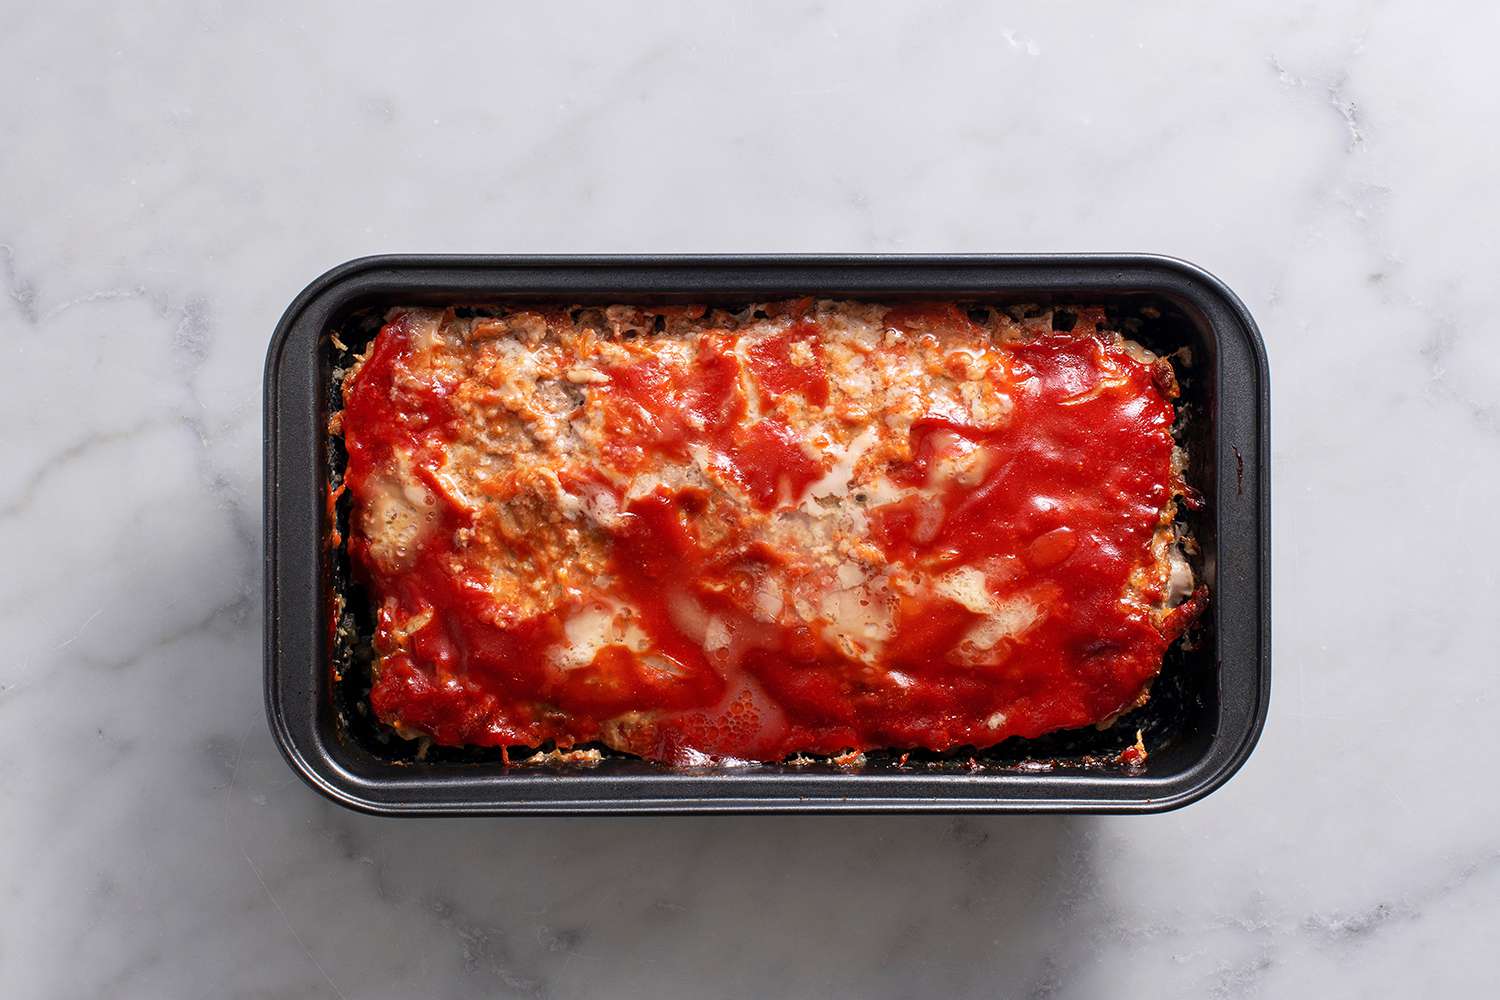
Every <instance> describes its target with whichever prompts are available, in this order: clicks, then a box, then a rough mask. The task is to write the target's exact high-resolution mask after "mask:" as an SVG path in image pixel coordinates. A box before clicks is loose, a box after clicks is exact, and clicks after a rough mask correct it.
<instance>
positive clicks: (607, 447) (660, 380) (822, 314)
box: [336, 300, 1202, 762]
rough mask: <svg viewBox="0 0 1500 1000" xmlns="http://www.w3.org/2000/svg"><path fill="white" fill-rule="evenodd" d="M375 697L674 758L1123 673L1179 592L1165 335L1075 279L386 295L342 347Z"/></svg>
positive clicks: (805, 745)
mask: <svg viewBox="0 0 1500 1000" xmlns="http://www.w3.org/2000/svg"><path fill="white" fill-rule="evenodd" d="M343 393H344V400H345V406H344V409H343V411H342V412H341V413H340V414H339V415H338V417H337V427H336V430H337V431H339V432H341V433H342V434H343V436H344V439H345V443H346V446H347V450H348V455H349V462H348V468H347V471H346V475H345V484H346V486H347V488H348V489H349V491H350V493H351V495H352V511H353V516H352V520H351V537H350V539H349V546H350V550H351V553H352V554H353V556H354V559H355V564H356V567H357V570H358V572H359V573H360V575H361V577H362V579H363V580H364V582H365V583H366V584H367V586H368V587H369V589H370V590H371V592H372V593H373V595H374V598H375V600H376V602H377V631H376V636H375V648H376V663H375V683H374V688H373V691H372V702H373V704H374V707H375V710H376V712H377V714H378V716H379V717H380V718H381V719H382V720H384V721H385V722H387V723H389V724H391V725H393V726H395V727H396V728H397V729H398V730H400V731H402V732H403V733H406V734H407V735H421V736H425V737H428V738H431V739H433V740H435V741H437V742H439V743H444V744H482V745H530V746H535V745H538V744H541V743H544V742H546V741H552V742H553V743H554V744H555V745H557V746H559V747H563V748H567V747H570V746H575V745H578V744H580V743H584V742H590V741H599V742H602V743H604V744H606V745H608V746H610V747H612V748H615V749H619V750H623V751H627V752H631V753H636V754H640V755H642V756H645V757H648V758H651V759H657V760H664V761H674V762H692V761H697V760H701V759H703V758H704V757H708V758H723V757H736V758H744V759H754V760H779V759H782V758H784V757H787V756H788V755H791V754H794V753H797V752H809V753H819V754H835V753H839V752H844V751H858V750H865V749H873V748H878V747H901V748H910V747H925V748H930V749H934V750H946V749H951V748H953V747H957V746H964V745H970V746H987V745H992V744H994V743H997V742H1000V741H1001V740H1003V739H1005V738H1007V737H1010V736H1016V735H1019V736H1036V735H1040V734H1041V733H1044V732H1047V731H1050V730H1053V729H1058V728H1065V727H1072V726H1081V725H1088V724H1099V723H1103V722H1106V721H1107V720H1109V719H1112V718H1113V717H1114V716H1116V715H1118V714H1119V713H1120V712H1122V711H1124V710H1127V709H1128V708H1130V707H1132V706H1133V705H1135V704H1138V703H1140V702H1141V701H1142V700H1143V699H1144V697H1145V694H1146V692H1147V690H1148V688H1149V685H1150V682H1151V680H1152V679H1153V678H1154V677H1155V675H1156V674H1157V672H1158V671H1159V670H1160V667H1161V663H1162V657H1163V655H1164V653H1165V650H1166V648H1167V646H1168V645H1169V644H1170V643H1171V642H1172V641H1173V639H1174V638H1175V637H1176V636H1177V635H1178V634H1180V632H1181V630H1182V628H1183V627H1184V626H1185V625H1186V623H1187V622H1188V621H1189V620H1190V619H1191V617H1192V615H1193V614H1194V613H1195V611H1196V608H1197V606H1198V605H1199V604H1200V603H1201V599H1202V598H1201V594H1200V595H1197V596H1193V597H1191V598H1189V594H1190V593H1191V592H1192V590H1193V581H1192V575H1191V572H1190V570H1189V569H1188V567H1187V563H1186V561H1185V560H1184V559H1183V558H1182V556H1181V554H1180V552H1179V548H1178V543H1179V539H1178V533H1177V529H1176V527H1175V525H1174V520H1175V514H1176V505H1175V498H1176V497H1177V496H1180V495H1182V494H1183V493H1184V492H1185V486H1184V484H1183V482H1182V479H1181V469H1182V455H1181V452H1180V450H1179V449H1177V447H1176V445H1175V443H1174V441H1173V439H1172V435H1171V426H1172V422H1173V419H1174V410H1173V406H1172V400H1173V398H1175V396H1176V394H1177V386H1176V380H1175V376H1174V373H1173V369H1172V366H1171V365H1170V363H1169V362H1167V361H1166V360H1164V359H1161V358H1157V357H1155V356H1154V355H1152V354H1151V353H1150V352H1149V351H1147V350H1146V349H1144V348H1143V347H1141V346H1140V345H1139V344H1137V343H1134V342H1132V341H1130V340H1128V339H1125V338H1124V337H1122V336H1121V335H1120V334H1119V333H1118V332H1116V331H1113V330H1111V329H1110V328H1109V326H1108V324H1107V322H1106V320H1105V317H1104V314H1103V312H1102V311H1101V310H1097V309H1084V310H1080V311H1078V313H1077V320H1076V322H1075V323H1074V325H1073V327H1072V328H1071V329H1070V330H1068V331H1066V332H1061V331H1057V330H1054V329H1053V328H1052V323H1051V321H1050V317H1048V316H1046V315H1042V316H1040V317H1037V318H1035V319H1031V320H1017V319H1013V318H1012V317H1011V316H1010V315H1008V314H1007V313H1004V312H1001V311H996V310H969V311H966V310H963V309H960V308H958V307H956V306H955V305H953V304H947V303H936V304H930V303H929V304H903V305H896V306H891V307H888V306H886V305H881V304H872V303H856V302H836V301H813V300H798V301H793V302H777V303H767V304H760V305H756V306H752V307H749V308H747V309H744V310H742V311H737V312H728V311H723V310H710V309H707V308H701V307H680V306H678V307H664V308H660V309H646V308H641V307H634V306H614V307H609V308H592V307H589V308H572V309H564V308H556V309H536V310H533V309H513V310H509V311H505V312H501V313H498V314H495V315H488V316H483V317H477V318H476V317H460V316H459V315H457V314H456V313H455V311H453V310H447V311H443V310H430V309H401V310H394V311H392V313H391V314H390V315H389V316H388V317H387V323H386V325H385V326H384V328H383V329H382V330H381V332H380V334H379V335H378V336H377V337H376V338H375V339H374V341H372V343H371V344H370V346H369V348H368V349H367V350H366V351H365V352H364V353H363V354H362V355H361V357H360V358H359V360H358V362H357V363H356V365H355V366H354V368H353V369H352V370H351V371H350V372H349V373H347V376H346V378H345V381H344V388H343Z"/></svg>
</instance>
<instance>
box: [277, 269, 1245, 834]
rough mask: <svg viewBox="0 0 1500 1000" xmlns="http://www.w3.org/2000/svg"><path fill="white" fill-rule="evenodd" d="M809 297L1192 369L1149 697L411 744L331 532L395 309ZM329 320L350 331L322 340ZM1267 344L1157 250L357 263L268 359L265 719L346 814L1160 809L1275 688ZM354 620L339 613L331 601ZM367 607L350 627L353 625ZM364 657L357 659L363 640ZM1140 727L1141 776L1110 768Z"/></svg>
mask: <svg viewBox="0 0 1500 1000" xmlns="http://www.w3.org/2000/svg"><path fill="white" fill-rule="evenodd" d="M803 295H814V296H819V297H836V298H867V299H876V300H881V301H892V300H898V299H903V298H907V299H910V298H918V299H954V300H960V301H965V302H973V303H976V304H981V303H983V304H988V303H1003V304H1019V303H1027V304H1037V305H1042V306H1053V307H1061V308H1060V309H1058V310H1057V313H1058V315H1065V314H1066V306H1067V305H1068V304H1072V303H1076V304H1096V305H1098V304H1102V305H1104V306H1106V307H1108V308H1110V309H1112V310H1115V311H1116V312H1117V314H1118V315H1119V316H1121V317H1123V318H1129V319H1130V320H1132V327H1133V334H1132V335H1133V336H1135V337H1136V338H1137V339H1139V340H1140V341H1142V342H1143V343H1145V344H1146V345H1147V346H1148V347H1151V348H1153V349H1156V350H1157V351H1159V352H1168V351H1173V350H1176V349H1177V348H1181V347H1186V348H1188V349H1189V352H1188V354H1187V355H1186V357H1187V361H1186V363H1179V369H1180V373H1181V376H1182V378H1181V382H1182V386H1183V398H1182V400H1181V402H1180V409H1181V412H1182V425H1181V429H1180V431H1179V437H1180V439H1181V440H1182V441H1183V443H1184V444H1185V445H1186V447H1187V449H1188V452H1189V455H1190V466H1189V470H1188V480H1189V482H1190V483H1191V484H1192V485H1193V486H1194V487H1196V488H1197V489H1198V490H1199V491H1200V492H1201V493H1202V494H1203V498H1204V504H1203V506H1202V508H1201V509H1200V510H1198V511H1196V512H1194V513H1190V514H1189V515H1188V516H1187V518H1186V519H1187V520H1188V522H1189V526H1190V528H1191V530H1192V532H1193V534H1194V535H1195V537H1196V538H1197V541H1198V543H1199V545H1200V547H1201V554H1200V555H1199V556H1198V558H1197V560H1196V567H1195V568H1196V570H1197V572H1198V574H1199V576H1200V577H1201V578H1202V579H1204V580H1205V581H1206V582H1207V584H1208V586H1209V588H1210V601H1209V605H1208V611H1207V613H1206V614H1205V615H1204V617H1203V619H1202V620H1201V622H1200V623H1199V625H1198V626H1197V628H1196V629H1195V632H1194V633H1193V634H1190V636H1189V639H1190V642H1189V643H1187V644H1186V646H1184V645H1183V644H1179V645H1178V646H1177V647H1174V649H1173V650H1172V651H1171V652H1170V653H1169V655H1168V658H1167V662H1166V664H1165V666H1164V668H1163V672H1162V676H1161V677H1160V678H1159V680H1158V681H1157V683H1156V685H1155V686H1154V688H1153V693H1152V699H1151V701H1150V703H1149V704H1148V705H1147V706H1146V707H1145V708H1142V709H1138V710H1137V711H1135V712H1132V713H1130V714H1129V715H1127V716H1125V717H1124V718H1123V719H1122V720H1121V721H1120V722H1119V723H1117V724H1116V725H1115V726H1114V727H1113V728H1112V729H1110V730H1105V731H1098V730H1087V731H1077V732H1070V733H1063V734H1057V735H1055V736H1049V737H1044V738H1042V739H1041V740H1032V741H1029V742H1028V741H1021V740H1012V741H1009V742H1008V743H1006V744H1002V745H1001V746H1000V747H999V748H996V749H994V750H991V751H986V752H983V753H976V754H974V755H973V756H972V757H969V756H967V755H958V756H957V757H953V756H952V755H950V756H949V757H947V758H937V757H935V755H919V754H913V755H912V756H911V759H909V760H906V761H905V762H904V763H903V762H902V759H901V758H900V757H899V756H897V755H896V754H879V753H877V754H871V755H869V756H868V758H867V760H866V762H865V764H864V765H863V766H861V767H858V768H856V769H847V768H840V767H838V766H835V765H833V764H827V763H817V764H811V765H803V766H791V765H763V766H754V767H734V768H725V769H720V770H713V769H709V770H694V771H686V770H680V769H671V768H667V767H664V766H660V765H656V764H652V763H648V762H645V761H640V760H635V759H632V758H626V757H606V759H605V760H603V761H602V762H601V763H599V764H597V765H595V766H591V767H587V766H579V765H565V764H559V765H543V766H526V767H518V766H507V765H506V764H504V763H503V762H502V761H501V760H500V759H499V758H498V755H497V754H492V753H489V752H482V751H463V750H451V749H448V750H445V749H435V750H434V751H432V752H430V753H427V754H422V755H419V754H417V753H416V752H415V749H414V748H413V747H412V746H411V745H410V744H407V743H406V742H405V741H402V740H399V739H395V738H393V737H392V736H391V735H390V734H388V733H386V732H384V731H383V730H382V728H381V727H380V726H378V725H377V724H375V723H374V722H372V721H371V720H370V719H369V717H368V713H367V712H366V711H365V710H364V706H363V705H362V704H361V701H360V699H361V698H362V696H363V693H364V688H362V687H361V681H362V679H363V681H364V683H366V684H367V683H368V664H361V662H360V655H359V652H358V646H359V643H358V640H357V638H355V639H353V640H351V639H350V634H351V633H355V634H357V631H358V629H357V619H358V618H359V617H360V613H361V608H360V605H361V602H362V600H363V595H362V594H361V593H359V592H358V588H357V586H356V585H355V584H353V583H352V582H351V581H350V580H349V575H348V571H347V561H346V560H345V559H344V557H343V554H342V553H341V552H340V551H339V550H338V549H337V548H336V547H333V546H331V545H330V544H329V541H328V540H329V538H330V534H331V528H332V527H333V526H334V519H335V518H338V517H341V516H344V515H342V514H341V513H340V512H339V511H337V510H336V509H334V508H332V507H330V505H329V504H328V485H329V483H330V481H331V478H332V477H335V476H336V475H337V474H338V472H339V464H340V463H341V461H342V457H341V452H340V450H339V446H338V444H337V442H335V441H333V440H331V439H330V436H329V433H328V418H329V415H330V413H331V408H333V407H336V406H337V405H338V396H337V393H336V391H335V385H336V383H335V371H336V369H337V367H338V365H339V364H340V362H341V361H342V360H343V359H344V358H345V357H347V354H345V353H344V352H345V351H347V350H351V349H352V350H358V349H359V348H360V347H361V346H362V344H363V343H364V342H365V341H366V340H367V339H368V337H369V336H370V335H372V334H373V332H374V330H375V329H376V328H377V327H378V325H379V317H380V315H381V314H382V313H383V312H384V310H385V309H387V308H388V307H390V306H394V305H400V304H437V305H462V306H481V307H482V306H483V305H484V304H486V303H500V302H515V301H523V300H531V301H538V300H550V301H554V302H565V303H610V302H641V303H671V302H687V301H691V302H711V303H713V302H722V303H739V304H743V303H747V302H752V301H760V300H766V299H774V298H782V297H796V296H803ZM334 332H336V333H338V338H334V337H332V336H330V334H331V333H334ZM1268 399H1269V397H1268V388H1267V371H1266V356H1265V349H1264V346H1263V345H1262V343H1261V339H1260V335H1259V333H1258V332H1257V330H1256V328H1255V323H1254V321H1253V320H1252V319H1251V318H1250V315H1249V313H1248V312H1246V310H1245V307H1244V306H1243V305H1242V304H1241V303H1240V302H1239V300H1238V299H1236V298H1235V296H1234V295H1233V293H1231V292H1230V291H1229V290H1228V289H1227V288H1225V287H1224V285H1222V284H1221V283H1220V282H1219V281H1218V280H1217V279H1215V278H1213V277H1212V276H1210V275H1209V274H1207V273H1206V272H1204V271H1202V270H1200V269H1198V268H1196V267H1194V266H1192V265H1190V264H1186V263H1183V262H1181V261H1178V260H1173V259H1170V258H1166V257H1156V256H1146V255H1110V256H1104V255H1076V256H1073V255H1067V256H1065V255H1057V256H956V257H955V256H934V257H926V256H920V257H888V256H852V257H824V256H816V257H802V256H798V257H787V256H771V257H728V256H725V257H633V256H632V257H571V256H570V257H553V256H542V257H505V256H390V257H370V258H365V259H362V260H356V261H351V262H350V263H348V264H344V265H342V266H341V267H337V268H335V269H333V270H332V271H330V272H328V273H327V274H325V275H323V276H322V277H321V278H318V279H317V280H316V281H314V282H313V283H312V284H311V285H309V286H308V287H307V289H306V290H305V291H303V292H302V294H301V295H299V296H298V297H297V299H296V301H294V302H293V303H292V304H291V306H290V307H289V308H288V309H287V312H286V315H285V316H283V317H282V320H281V323H280V325H279V326H278V327H277V329H276V333H275V336H274V337H273V338H272V340H271V346H270V350H269V352H268V354H267V358H266V384H265V407H266V409H265V449H266V450H265V504H266V508H265V518H266V522H265V531H266V664H265V669H266V676H265V680H266V711H267V714H268V716H269V719H270V724H271V731H272V732H273V733H274V734H275V737H276V741H277V743H278V744H279V746H280V747H281V750H282V752H283V753H284V754H285V755H286V758H287V760H288V762H289V763H290V764H291V765H292V768H293V769H294V770H295V771H296V772H297V773H298V774H299V775H301V776H302V777H303V778H304V779H305V780H306V781H307V782H308V783H309V784H311V785H312V786H313V787H314V788H316V789H317V790H318V791H320V792H322V793H323V794H325V795H327V796H328V797H329V798H331V799H333V800H334V801H336V802H339V803H341V804H343V805H346V806H349V807H351V808H354V809H360V810H364V811H367V812H373V813H385V814H406V815H458V814H469V815H483V814H492V815H493V814H515V813H551V814H566V813H574V814H582V813H676V812H851V811H857V812H1154V811H1161V810H1166V809H1171V808H1174V807H1177V806H1181V805H1184V804H1186V803H1188V802H1192V801H1194V800H1196V799H1198V798H1201V797H1202V796H1204V795H1206V794H1208V793H1209V792H1211V791H1213V790H1214V789H1215V788H1217V787H1218V786H1219V785H1221V784H1223V783H1224V782H1225V781H1226V780H1228V778H1229V777H1230V776H1231V775H1232V774H1233V773H1234V772H1235V771H1236V770H1237V769H1238V768H1239V767H1240V765H1241V764H1243V763H1244V761H1245V758H1246V757H1248V756H1249V754H1250V751H1251V749H1252V748H1253V747H1254V745H1255V741H1256V739H1257V738H1258V736H1259V735H1260V730H1261V726H1262V724H1263V722H1264V720H1265V715H1266V707H1267V699H1268V697H1269V694H1270V681H1271V677H1270V534H1269V501H1270V493H1269V482H1268V473H1269V432H1268ZM341 607H342V608H346V609H348V610H345V611H344V612H342V614H343V615H344V616H345V618H344V624H345V625H346V626H347V627H344V628H336V627H335V623H336V622H337V621H338V620H339V618H340V615H341V612H340V608H341ZM350 622H354V623H355V624H354V625H350ZM366 655H367V654H366ZM1137 730H1142V731H1144V733H1145V736H1146V745H1147V747H1148V749H1149V750H1150V757H1149V759H1148V760H1147V762H1146V764H1145V766H1144V768H1143V769H1140V770H1137V771H1132V770H1129V769H1126V768H1123V767H1120V766H1118V765H1113V764H1111V763H1110V761H1112V760H1113V757H1114V755H1115V754H1116V753H1117V752H1118V751H1119V750H1120V749H1121V748H1122V747H1124V746H1127V745H1129V744H1130V743H1132V742H1133V741H1134V738H1135V733H1136V731H1137Z"/></svg>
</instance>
